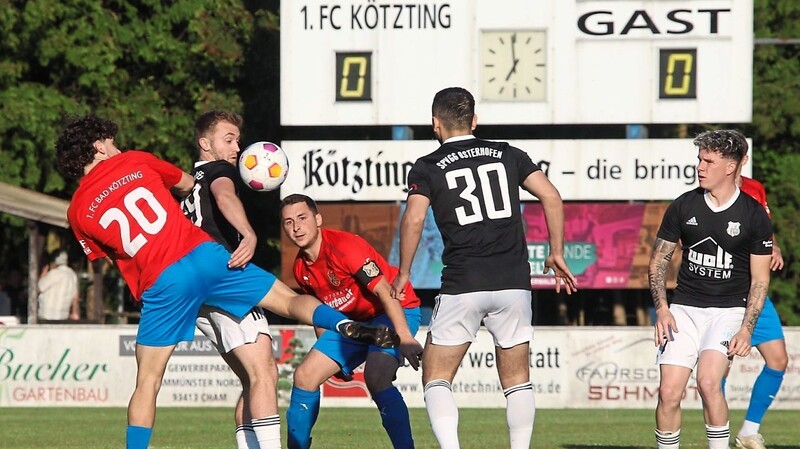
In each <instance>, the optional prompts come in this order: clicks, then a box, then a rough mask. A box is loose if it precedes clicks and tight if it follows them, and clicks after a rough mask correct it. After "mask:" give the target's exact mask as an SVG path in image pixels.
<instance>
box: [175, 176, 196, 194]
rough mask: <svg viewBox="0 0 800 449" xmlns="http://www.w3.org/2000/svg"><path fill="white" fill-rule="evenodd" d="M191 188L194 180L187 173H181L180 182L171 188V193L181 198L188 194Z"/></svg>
mask: <svg viewBox="0 0 800 449" xmlns="http://www.w3.org/2000/svg"><path fill="white" fill-rule="evenodd" d="M193 187H194V178H193V177H192V175H190V174H189V173H186V172H183V175H181V180H180V181H178V183H177V184H175V185H174V186H172V193H173V194H175V195H177V196H179V197H181V198H182V197H184V196H186V195H188V194H190V193H191V192H192V188H193Z"/></svg>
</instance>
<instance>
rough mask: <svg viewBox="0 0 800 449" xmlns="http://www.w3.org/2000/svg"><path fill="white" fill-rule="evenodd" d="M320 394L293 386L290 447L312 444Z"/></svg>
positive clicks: (288, 413)
mask: <svg viewBox="0 0 800 449" xmlns="http://www.w3.org/2000/svg"><path fill="white" fill-rule="evenodd" d="M331 310H332V309H331ZM319 396H320V394H319V390H317V391H308V390H303V389H301V388H297V387H292V398H291V399H290V400H289V410H287V411H286V427H287V431H286V433H287V440H288V444H287V447H288V448H289V449H308V448H309V447H310V446H311V428H312V427H314V423H315V422H317V416H318V415H319Z"/></svg>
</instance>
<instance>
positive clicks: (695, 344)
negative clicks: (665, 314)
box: [656, 304, 744, 369]
mask: <svg viewBox="0 0 800 449" xmlns="http://www.w3.org/2000/svg"><path fill="white" fill-rule="evenodd" d="M669 311H670V312H672V316H674V317H675V324H676V325H677V326H678V332H673V333H672V338H673V340H672V341H667V342H666V343H665V344H664V345H662V346H659V347H658V355H657V356H656V362H657V363H658V364H659V365H677V366H685V367H687V368H689V369H694V367H695V365H696V364H697V359H698V357H699V356H700V353H701V352H703V351H706V350H709V349H710V350H713V351H717V352H721V353H722V354H725V355H727V354H728V345H729V344H730V341H731V337H733V336H734V335H736V332H738V331H739V328H740V327H741V326H742V320H743V319H744V307H692V306H684V305H680V304H673V305H671V306H669Z"/></svg>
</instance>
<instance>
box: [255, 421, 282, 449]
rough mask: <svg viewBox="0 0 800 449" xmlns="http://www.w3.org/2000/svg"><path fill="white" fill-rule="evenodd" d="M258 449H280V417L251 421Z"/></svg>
mask: <svg viewBox="0 0 800 449" xmlns="http://www.w3.org/2000/svg"><path fill="white" fill-rule="evenodd" d="M252 423H253V432H254V433H255V436H256V438H257V445H256V446H253V447H254V448H258V449H281V415H272V416H267V417H264V418H258V419H253V420H252Z"/></svg>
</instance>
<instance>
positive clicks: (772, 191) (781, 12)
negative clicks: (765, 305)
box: [732, 0, 800, 326]
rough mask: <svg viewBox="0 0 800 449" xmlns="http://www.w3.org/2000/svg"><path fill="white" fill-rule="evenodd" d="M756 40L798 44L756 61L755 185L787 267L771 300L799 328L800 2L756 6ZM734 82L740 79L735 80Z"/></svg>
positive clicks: (770, 47)
mask: <svg viewBox="0 0 800 449" xmlns="http://www.w3.org/2000/svg"><path fill="white" fill-rule="evenodd" d="M754 29H755V34H756V38H770V39H791V40H792V41H793V42H795V43H793V44H788V45H782V44H764V45H756V47H755V51H754V55H753V123H752V127H751V132H750V134H751V135H752V137H753V146H754V147H755V148H756V149H758V151H759V154H758V156H757V157H754V158H753V164H754V165H753V170H754V176H755V178H756V179H758V180H760V181H762V182H763V183H764V185H765V186H766V188H767V192H768V196H769V205H770V210H771V211H772V217H773V220H772V221H773V225H774V228H775V235H776V237H777V239H778V243H779V244H780V246H781V249H782V250H783V257H784V260H785V264H786V265H785V267H784V268H783V270H782V271H780V272H778V273H776V274H774V275H773V277H772V282H771V286H770V287H771V288H770V290H771V291H772V297H773V298H774V299H775V307H776V308H777V309H778V313H779V314H780V316H781V318H782V319H783V320H784V322H785V323H786V324H789V325H794V326H797V325H800V295H799V294H798V285H800V226H798V220H797V211H798V210H800V187H799V186H798V179H800V154H799V153H798V146H800V144H799V143H798V142H800V2H797V1H795V0H770V1H767V0H756V1H755V5H754ZM732 76H735V75H734V74H732Z"/></svg>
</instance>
